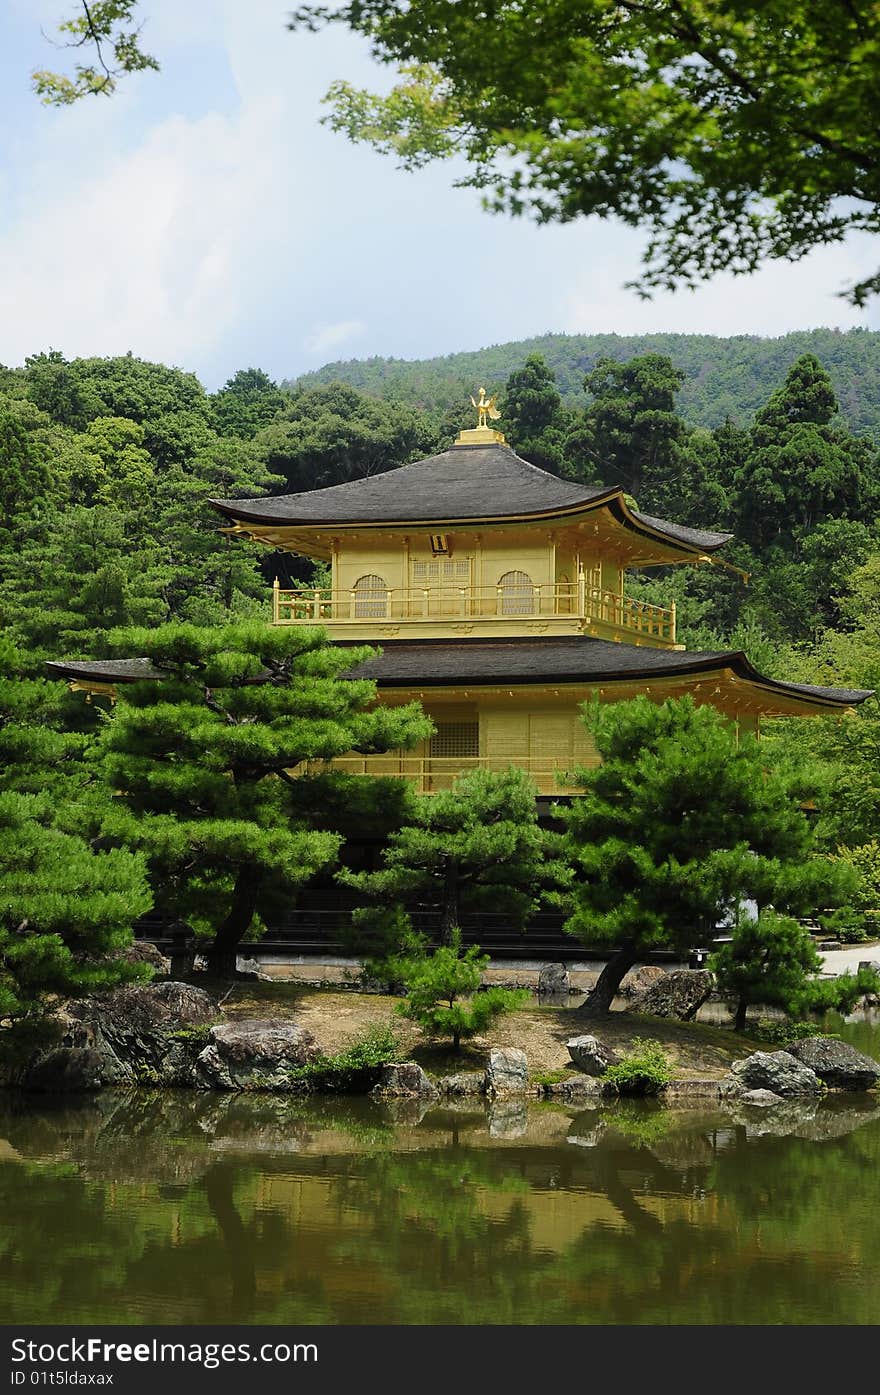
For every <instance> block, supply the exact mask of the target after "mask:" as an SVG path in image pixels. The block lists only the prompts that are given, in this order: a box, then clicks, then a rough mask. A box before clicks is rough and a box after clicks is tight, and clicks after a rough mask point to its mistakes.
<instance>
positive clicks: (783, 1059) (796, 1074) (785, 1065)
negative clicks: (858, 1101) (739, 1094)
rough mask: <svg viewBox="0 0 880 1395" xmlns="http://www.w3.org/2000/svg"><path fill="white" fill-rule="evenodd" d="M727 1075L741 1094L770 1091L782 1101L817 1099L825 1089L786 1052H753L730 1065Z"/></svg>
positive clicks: (817, 1078)
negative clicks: (801, 1097) (737, 1086)
mask: <svg viewBox="0 0 880 1395" xmlns="http://www.w3.org/2000/svg"><path fill="white" fill-rule="evenodd" d="M730 1074H731V1076H732V1078H733V1081H734V1082H735V1084H736V1085H739V1086H740V1087H741V1088H742V1090H743V1091H747V1090H770V1091H771V1092H772V1093H773V1094H774V1095H780V1096H782V1097H783V1098H788V1097H791V1096H794V1095H821V1094H822V1092H823V1090H824V1088H825V1087H824V1085H823V1084H822V1082H821V1080H820V1079H819V1077H818V1076H817V1075H816V1073H815V1071H813V1070H811V1069H810V1067H809V1066H805V1065H803V1064H802V1063H801V1062H800V1061H798V1060H795V1058H794V1056H791V1055H789V1053H788V1052H787V1051H756V1052H755V1053H754V1054H753V1055H751V1056H746V1057H745V1059H744V1060H741V1061H734V1063H733V1065H732V1066H731V1068H730Z"/></svg>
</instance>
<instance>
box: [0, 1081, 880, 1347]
mask: <svg viewBox="0 0 880 1395" xmlns="http://www.w3.org/2000/svg"><path fill="white" fill-rule="evenodd" d="M602 1113H603V1115H604V1120H605V1132H604V1134H602V1133H601V1131H600V1130H599V1129H597V1128H596V1125H597V1123H599V1122H600V1121H599V1119H598V1118H597V1115H596V1113H595V1112H591V1113H589V1114H587V1115H584V1116H583V1118H582V1119H581V1120H580V1121H579V1120H577V1119H575V1120H573V1121H572V1125H571V1132H572V1134H573V1135H578V1134H580V1136H582V1137H583V1138H584V1139H589V1141H590V1142H593V1143H595V1146H590V1147H578V1146H574V1145H559V1144H554V1145H552V1146H543V1145H541V1144H540V1143H530V1142H529V1139H528V1137H526V1138H524V1139H523V1140H522V1141H519V1140H517V1141H515V1142H509V1143H507V1144H505V1145H504V1146H501V1147H497V1148H496V1147H492V1146H478V1147H475V1146H472V1143H471V1140H472V1138H473V1134H474V1131H475V1130H476V1129H478V1128H480V1127H482V1128H483V1130H484V1129H485V1125H484V1124H483V1125H481V1122H480V1120H479V1118H478V1117H477V1116H474V1117H471V1116H470V1115H468V1116H467V1117H466V1118H465V1119H458V1118H456V1117H454V1116H452V1115H451V1114H448V1113H447V1112H445V1111H436V1112H435V1113H433V1114H430V1115H429V1116H428V1117H427V1118H426V1120H425V1123H424V1128H425V1129H427V1130H429V1131H430V1138H431V1143H432V1146H431V1147H430V1148H427V1149H421V1150H420V1149H418V1148H417V1147H414V1146H413V1145H414V1143H417V1140H418V1134H417V1132H414V1130H413V1129H412V1128H409V1129H407V1130H406V1131H405V1132H403V1133H401V1134H400V1135H399V1136H398V1137H399V1138H400V1139H401V1140H402V1141H405V1145H406V1147H408V1148H409V1149H411V1151H401V1150H400V1149H399V1148H398V1149H395V1137H396V1135H395V1132H394V1130H393V1129H391V1128H389V1127H387V1126H383V1124H382V1122H381V1116H380V1115H379V1114H378V1113H377V1111H375V1110H372V1109H371V1108H370V1107H369V1106H366V1105H363V1104H361V1103H358V1102H355V1101H345V1102H341V1101H340V1102H339V1103H338V1104H335V1103H334V1105H333V1106H327V1105H326V1104H325V1103H323V1102H314V1101H278V1100H271V1099H268V1098H266V1097H263V1098H261V1099H254V1098H251V1099H245V1098H243V1097H240V1096H239V1097H237V1098H232V1099H230V1098H227V1099H218V1098H217V1097H208V1098H202V1099H199V1100H192V1098H191V1097H186V1096H183V1097H181V1096H170V1097H167V1096H166V1097H161V1098H160V1099H159V1100H158V1101H157V1100H156V1098H155V1097H152V1099H151V1098H150V1097H148V1096H146V1095H143V1096H140V1097H138V1098H136V1099H134V1100H129V1101H128V1102H126V1099H125V1097H124V1096H119V1097H117V1099H116V1102H115V1104H113V1103H112V1102H111V1101H109V1100H108V1099H106V1098H105V1099H104V1100H103V1102H102V1103H100V1105H99V1104H97V1102H96V1103H95V1104H93V1105H90V1106H89V1107H86V1108H83V1109H81V1110H77V1109H70V1108H68V1109H66V1110H61V1111H56V1112H54V1113H51V1112H49V1111H38V1112H36V1113H34V1112H33V1111H31V1114H30V1119H28V1111H27V1110H23V1111H19V1113H18V1114H16V1113H15V1112H14V1111H13V1112H10V1111H9V1109H8V1108H7V1109H6V1110H5V1113H4V1114H3V1117H0V1134H5V1135H6V1137H8V1138H9V1139H10V1142H11V1143H12V1145H13V1147H15V1148H17V1149H18V1151H19V1153H21V1154H23V1155H26V1154H27V1152H28V1149H29V1146H30V1144H29V1139H30V1138H31V1137H33V1138H34V1139H36V1140H37V1148H36V1151H41V1152H42V1155H43V1157H44V1158H46V1157H51V1158H53V1159H55V1160H54V1161H51V1162H46V1161H41V1162H39V1163H34V1162H27V1161H24V1162H22V1161H18V1162H15V1161H13V1162H4V1163H0V1207H2V1217H3V1220H2V1227H0V1286H2V1306H3V1311H4V1318H5V1320H6V1321H7V1322H16V1321H22V1322H26V1321H35V1320H43V1321H68V1322H69V1321H84V1320H92V1321H102V1320H103V1321H108V1322H109V1321H130V1320H132V1317H135V1318H136V1320H142V1321H152V1322H163V1321H169V1320H172V1321H180V1322H193V1323H200V1322H201V1323H205V1322H214V1323H217V1322H220V1323H222V1322H233V1321H242V1322H247V1321H263V1322H297V1321H299V1322H331V1323H344V1322H364V1321H369V1322H372V1321H376V1322H432V1323H442V1322H451V1323H460V1322H483V1323H530V1322H532V1323H552V1322H560V1323H571V1322H613V1323H638V1322H658V1323H668V1322H736V1321H739V1322H744V1321H751V1322H763V1321H816V1320H819V1319H820V1318H821V1317H823V1316H824V1317H825V1318H826V1319H827V1320H828V1321H832V1322H833V1321H841V1322H861V1321H875V1320H876V1319H877V1300H876V1298H874V1297H872V1295H871V1293H870V1288H869V1284H868V1282H866V1276H867V1277H868V1278H870V1277H871V1275H872V1274H875V1272H876V1266H877V1261H876V1260H875V1258H874V1256H875V1255H876V1254H877V1253H878V1252H880V1249H878V1242H880V1220H878V1219H877V1215H878V1214H880V1213H878V1210H877V1207H876V1205H875V1202H874V1195H873V1194H871V1192H870V1190H869V1189H870V1188H871V1187H873V1179H874V1177H876V1175H877V1164H878V1161H880V1158H878V1153H880V1125H878V1124H877V1123H876V1122H875V1123H874V1124H868V1126H866V1127H865V1128H862V1129H858V1130H857V1131H856V1132H853V1133H851V1134H849V1135H846V1136H843V1137H840V1138H831V1139H828V1140H827V1141H825V1142H821V1143H816V1142H812V1141H807V1140H804V1139H799V1138H795V1137H782V1138H774V1137H772V1136H768V1137H763V1138H749V1137H747V1136H746V1132H745V1129H744V1128H743V1127H742V1126H740V1125H737V1124H735V1123H734V1122H729V1121H726V1120H725V1119H724V1117H723V1116H720V1115H715V1116H712V1117H710V1116H694V1117H688V1116H684V1117H683V1118H682V1117H681V1116H673V1115H672V1114H670V1113H666V1114H660V1113H659V1112H658V1111H651V1110H642V1109H640V1108H639V1107H636V1106H631V1107H629V1108H624V1109H622V1110H621V1109H619V1108H615V1109H608V1110H604V1111H602ZM833 1115H834V1111H833V1110H826V1111H825V1113H824V1115H822V1117H821V1119H819V1121H818V1123H816V1122H815V1121H814V1123H813V1124H810V1125H809V1127H811V1128H819V1124H821V1125H822V1128H824V1129H825V1130H826V1132H827V1131H828V1129H833V1128H836V1127H840V1128H841V1129H843V1128H847V1127H849V1126H850V1124H858V1122H859V1115H858V1113H857V1112H853V1111H847V1112H846V1114H845V1115H844V1116H835V1117H832V1116H833ZM817 1117H818V1116H817ZM765 1118H766V1116H762V1125H763V1123H764V1120H765ZM823 1121H824V1122H823ZM805 1127H807V1126H805ZM444 1129H448V1132H447V1134H446V1142H445V1144H444V1143H442V1142H438V1141H437V1139H438V1131H440V1130H444ZM322 1130H329V1132H328V1133H327V1135H326V1137H327V1139H328V1142H329V1141H330V1140H331V1139H332V1142H333V1149H334V1151H333V1153H332V1155H331V1153H328V1154H326V1155H321V1154H320V1153H319V1152H318V1151H317V1149H318V1148H319V1147H320V1142H321V1134H322ZM817 1136H824V1135H821V1130H820V1133H819V1134H817ZM345 1137H348V1138H350V1139H351V1150H350V1151H348V1152H346V1151H344V1148H345V1145H344V1143H343V1142H342V1140H343V1139H344V1138H345ZM126 1141H127V1145H128V1149H127V1158H126V1153H125V1150H124V1148H123V1144H124V1143H125V1142H126ZM485 1142H486V1139H485V1133H483V1134H482V1136H481V1144H485ZM340 1145H342V1146H340ZM305 1146H308V1148H309V1149H310V1151H309V1153H308V1154H303V1153H297V1151H296V1150H297V1148H298V1147H305ZM62 1158H66V1159H67V1161H59V1159H62ZM108 1173H109V1174H110V1175H113V1176H115V1177H116V1178H117V1180H116V1181H115V1182H114V1183H110V1182H108V1181H106V1180H97V1179H98V1178H102V1179H103V1178H106V1177H107V1175H108ZM553 1193H556V1194H559V1196H560V1200H559V1202H558V1203H555V1202H553V1201H552V1199H551V1195H552V1194H553ZM793 1257H794V1258H795V1261H796V1262H792V1261H793Z"/></svg>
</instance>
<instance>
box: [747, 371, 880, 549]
mask: <svg viewBox="0 0 880 1395" xmlns="http://www.w3.org/2000/svg"><path fill="white" fill-rule="evenodd" d="M837 411H838V405H837V397H836V395H835V392H834V388H833V386H832V383H831V379H830V378H829V376H828V374H827V372H826V371H825V369H824V368H823V367H822V364H821V363H820V362H819V360H818V359H817V358H816V357H815V355H814V354H803V355H802V356H801V357H800V358H799V359H797V361H796V362H795V363H794V364H792V367H791V368H790V370H789V372H788V374H787V376H786V379H785V382H784V383H783V384H782V386H781V387H780V388H777V390H776V391H775V392H774V393H773V394H772V395H771V396H770V399H769V401H768V402H767V403H766V404H765V406H764V407H762V408H761V410H760V411H759V412H758V413H757V415H756V417H755V422H754V426H753V428H752V431H751V436H750V443H749V448H748V450H747V452H746V454H745V457H744V459H743V460H742V463H741V464H740V466H739V467H738V468H737V469H736V470H735V472H734V489H735V498H736V513H737V519H736V531H737V535H738V536H739V537H741V538H743V539H744V541H745V542H747V543H749V544H750V545H751V546H753V547H755V548H756V549H758V550H759V551H760V550H762V549H766V548H767V547H769V546H770V545H771V544H773V543H774V542H777V543H779V544H780V545H781V546H782V547H783V548H784V549H785V550H786V551H787V552H789V553H790V552H791V551H792V550H793V549H794V548H795V546H796V544H797V542H798V539H799V538H800V537H801V536H803V535H804V534H806V533H808V532H809V531H810V530H811V529H812V528H815V526H816V525H817V524H818V523H821V522H822V521H823V520H824V519H827V518H832V517H836V518H850V519H862V520H865V521H870V520H872V519H873V516H874V513H875V511H876V506H877V501H878V469H877V458H876V449H875V448H874V447H873V445H872V444H871V443H870V442H868V441H867V440H865V439H860V438H858V437H856V436H852V435H850V433H849V432H847V431H846V430H845V429H843V428H841V427H839V426H835V425H834V424H833V423H834V418H835V416H836V415H837Z"/></svg>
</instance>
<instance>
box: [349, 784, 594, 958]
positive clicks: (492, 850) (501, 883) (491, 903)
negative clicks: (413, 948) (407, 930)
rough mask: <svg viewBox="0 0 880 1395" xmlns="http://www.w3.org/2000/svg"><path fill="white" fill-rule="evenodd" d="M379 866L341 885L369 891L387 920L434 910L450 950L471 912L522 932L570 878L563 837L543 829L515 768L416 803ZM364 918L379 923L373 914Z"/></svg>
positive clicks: (530, 792)
mask: <svg viewBox="0 0 880 1395" xmlns="http://www.w3.org/2000/svg"><path fill="white" fill-rule="evenodd" d="M382 860H383V862H384V864H385V865H384V867H382V868H381V869H380V870H378V871H376V872H348V871H343V872H341V873H340V874H339V880H340V881H342V882H344V883H345V885H347V886H350V887H354V888H355V890H357V891H361V892H365V893H366V894H367V896H368V897H369V898H370V899H371V900H372V901H374V903H377V904H378V905H380V906H381V907H382V908H383V914H384V913H387V912H389V908H393V907H395V906H398V907H399V906H403V907H406V906H412V905H413V904H414V903H416V902H418V903H419V904H422V905H430V906H434V907H436V908H437V909H438V910H439V912H440V928H441V938H442V940H443V942H444V944H447V945H448V944H451V942H452V936H453V933H454V931H455V929H456V927H457V926H458V925H460V923H461V917H462V915H463V914H464V913H465V912H466V911H473V910H480V909H481V908H490V909H491V910H493V911H503V912H504V913H505V914H506V915H508V916H509V918H510V921H511V924H512V925H514V926H518V927H519V928H520V929H524V928H525V925H526V923H527V921H528V918H529V916H530V915H532V914H533V912H534V911H535V910H536V909H537V908H538V905H539V904H540V902H541V900H542V898H546V897H558V896H559V895H560V894H561V893H562V892H563V890H564V889H565V888H566V886H567V885H568V880H569V874H568V869H567V867H566V865H565V863H564V862H563V860H562V858H561V857H560V854H559V846H558V838H557V837H556V836H555V835H553V834H551V833H548V832H545V831H544V830H543V829H541V828H540V827H539V825H538V815H537V810H536V806H535V790H534V786H533V785H532V782H531V781H530V779H529V777H528V775H527V774H526V773H525V771H523V770H518V769H516V768H514V767H511V768H510V769H508V770H504V771H499V772H495V771H487V770H474V771H471V772H469V773H468V774H466V775H461V776H459V778H458V779H457V780H456V781H455V783H454V785H453V786H452V789H450V790H445V791H443V792H441V793H439V794H435V795H433V796H432V797H431V798H430V799H422V800H419V801H418V803H417V804H416V805H415V807H414V811H413V815H412V820H411V821H410V822H408V823H406V824H405V825H404V826H403V827H402V828H400V829H399V830H398V831H397V832H395V833H392V834H391V836H390V838H389V839H388V843H387V846H386V847H385V849H384V850H383V854H382ZM361 919H362V921H363V922H365V923H366V924H367V925H369V926H372V924H373V923H374V921H375V917H374V916H372V915H370V914H369V913H367V915H366V916H362V917H361ZM396 919H397V923H398V925H400V923H401V922H400V920H399V917H397V918H396Z"/></svg>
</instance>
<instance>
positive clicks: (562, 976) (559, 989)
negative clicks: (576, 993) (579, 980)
mask: <svg viewBox="0 0 880 1395" xmlns="http://www.w3.org/2000/svg"><path fill="white" fill-rule="evenodd" d="M570 992H571V979H570V978H569V974H568V969H567V968H566V967H565V965H564V964H545V965H544V967H543V968H542V970H541V972H540V973H539V974H538V996H539V997H540V998H545V997H564V996H566V995H567V994H568V993H570Z"/></svg>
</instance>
